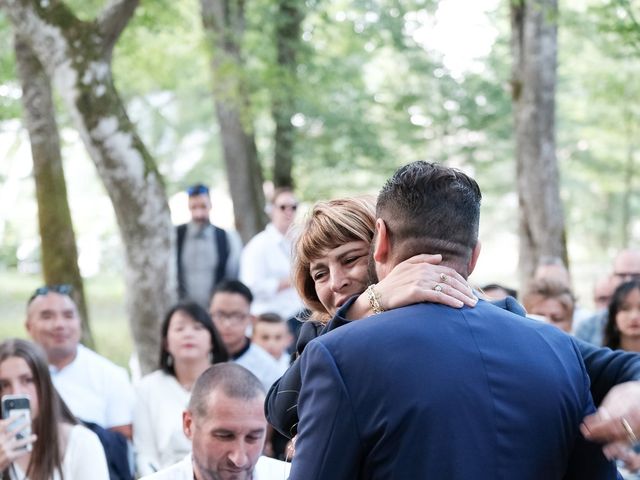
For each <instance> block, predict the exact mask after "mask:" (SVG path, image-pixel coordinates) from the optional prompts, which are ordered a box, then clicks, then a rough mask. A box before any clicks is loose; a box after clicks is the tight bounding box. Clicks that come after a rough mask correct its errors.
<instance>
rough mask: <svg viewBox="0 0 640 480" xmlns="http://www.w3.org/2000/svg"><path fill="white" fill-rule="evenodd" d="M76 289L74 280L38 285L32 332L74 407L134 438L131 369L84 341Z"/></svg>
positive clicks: (64, 396) (30, 324) (56, 382)
mask: <svg viewBox="0 0 640 480" xmlns="http://www.w3.org/2000/svg"><path fill="white" fill-rule="evenodd" d="M70 293H71V287H69V286H68V285H53V286H45V287H41V288H38V289H37V290H36V291H35V293H34V294H33V296H32V297H31V299H30V300H29V303H28V306H27V322H26V328H27V331H28V332H29V335H31V338H32V339H33V340H34V341H35V342H36V343H38V344H40V346H42V347H43V348H44V351H45V352H46V354H47V359H48V360H49V367H50V370H51V378H52V380H53V384H54V385H55V387H56V390H58V393H59V394H60V396H61V397H62V399H63V400H64V402H65V403H66V404H67V406H68V407H69V408H70V409H71V412H72V413H73V414H74V415H75V416H76V417H77V418H79V419H80V420H82V421H84V422H91V423H95V424H97V425H99V426H100V427H102V428H105V429H108V430H113V431H116V432H119V433H121V434H123V435H124V436H125V437H127V438H128V439H131V421H132V415H133V402H134V394H133V388H132V387H131V384H130V383H129V378H128V375H127V372H126V370H124V369H123V368H122V367H118V366H117V365H115V364H114V363H112V362H111V361H109V360H107V359H106V358H104V357H102V356H100V355H98V354H97V353H96V352H94V351H93V350H90V349H88V348H86V347H85V346H83V345H81V344H80V334H81V330H80V328H81V327H80V317H79V315H78V310H77V308H76V304H75V302H74V301H73V299H72V298H71V297H70V296H69V295H70Z"/></svg>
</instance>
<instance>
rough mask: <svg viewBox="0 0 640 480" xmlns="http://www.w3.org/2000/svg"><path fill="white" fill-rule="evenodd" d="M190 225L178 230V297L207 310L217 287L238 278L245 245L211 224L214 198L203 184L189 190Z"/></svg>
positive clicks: (179, 227) (235, 235)
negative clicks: (228, 280) (193, 302)
mask: <svg viewBox="0 0 640 480" xmlns="http://www.w3.org/2000/svg"><path fill="white" fill-rule="evenodd" d="M187 195H188V196H189V212H190V213H191V221H190V222H189V223H185V224H183V225H179V226H178V227H176V251H177V254H178V255H177V262H178V265H177V267H178V269H177V271H178V294H179V296H180V298H181V299H189V300H193V301H195V302H197V303H198V304H200V305H201V306H202V307H203V308H205V309H206V308H208V306H209V299H210V298H211V294H212V292H213V290H214V289H215V287H216V285H218V283H220V282H221V281H222V280H226V279H236V278H238V270H239V268H240V252H241V251H242V241H241V240H240V237H239V236H238V234H237V233H236V232H232V231H226V230H223V229H222V228H219V227H216V226H215V225H212V224H211V222H210V221H209V213H210V212H211V198H210V196H209V188H208V187H207V186H205V185H202V184H196V185H192V186H191V187H189V188H188V189H187Z"/></svg>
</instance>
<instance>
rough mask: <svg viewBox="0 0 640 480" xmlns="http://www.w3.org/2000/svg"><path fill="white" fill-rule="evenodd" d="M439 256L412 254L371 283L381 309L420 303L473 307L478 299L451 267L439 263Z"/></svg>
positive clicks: (440, 258) (440, 256)
mask: <svg viewBox="0 0 640 480" xmlns="http://www.w3.org/2000/svg"><path fill="white" fill-rule="evenodd" d="M441 261H442V255H426V254H422V255H415V256H413V257H411V258H408V259H407V260H405V261H404V262H401V263H399V264H398V265H396V266H395V267H394V268H393V270H391V272H390V273H389V275H387V276H386V277H385V278H384V279H383V280H381V281H380V282H378V283H377V284H376V285H375V291H376V294H377V295H378V299H379V302H380V305H381V306H382V308H383V309H384V310H392V309H394V308H399V307H404V306H407V305H412V304H414V303H420V302H432V303H441V304H443V305H448V306H450V307H454V308H462V307H463V306H464V305H468V306H469V307H473V306H475V304H476V303H477V302H478V299H477V298H476V296H475V295H474V294H473V291H472V290H471V287H469V284H468V283H467V281H466V280H465V279H464V278H462V276H461V275H460V274H459V273H458V272H456V271H455V270H454V269H452V268H449V267H445V266H442V265H439V263H440V262H441Z"/></svg>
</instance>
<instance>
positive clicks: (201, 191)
mask: <svg viewBox="0 0 640 480" xmlns="http://www.w3.org/2000/svg"><path fill="white" fill-rule="evenodd" d="M208 194H209V189H208V188H207V187H206V186H204V185H192V186H191V187H189V188H187V195H189V196H190V197H194V196H196V195H208Z"/></svg>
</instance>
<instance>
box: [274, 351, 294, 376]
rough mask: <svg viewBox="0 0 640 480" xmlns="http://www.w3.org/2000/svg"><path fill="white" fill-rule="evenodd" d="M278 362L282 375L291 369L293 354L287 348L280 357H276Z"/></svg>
mask: <svg viewBox="0 0 640 480" xmlns="http://www.w3.org/2000/svg"><path fill="white" fill-rule="evenodd" d="M276 363H277V364H278V369H279V372H280V376H282V375H284V372H286V371H287V370H289V367H290V366H291V355H289V354H288V353H287V351H286V350H285V351H284V352H283V353H282V355H280V358H278V359H276Z"/></svg>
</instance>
